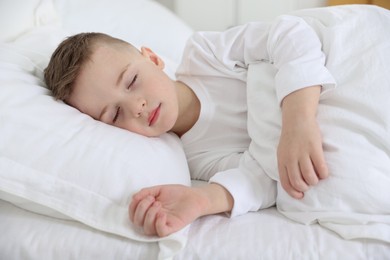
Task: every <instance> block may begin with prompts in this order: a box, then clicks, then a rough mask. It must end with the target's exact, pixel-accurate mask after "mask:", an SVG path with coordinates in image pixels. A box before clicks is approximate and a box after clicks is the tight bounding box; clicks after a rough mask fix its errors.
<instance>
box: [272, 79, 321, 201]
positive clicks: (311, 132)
mask: <svg viewBox="0 0 390 260" xmlns="http://www.w3.org/2000/svg"><path fill="white" fill-rule="evenodd" d="M319 93H320V86H313V87H308V88H304V89H301V90H299V91H296V92H293V93H291V94H290V95H288V96H287V97H285V99H284V100H283V104H282V111H283V122H282V132H281V136H280V141H279V146H278V151H277V157H278V169H279V176H280V182H281V185H282V187H283V188H284V189H285V190H286V192H287V193H288V194H290V196H292V197H294V198H297V199H300V198H303V195H304V192H305V191H307V190H308V189H309V188H310V186H313V185H316V184H317V183H318V181H319V180H321V179H324V178H326V177H327V176H328V169H327V166H326V162H325V158H324V152H323V149H322V138H321V132H320V129H319V127H318V124H317V121H316V111H317V106H318V99H319Z"/></svg>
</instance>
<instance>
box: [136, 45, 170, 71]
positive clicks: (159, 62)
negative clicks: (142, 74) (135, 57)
mask: <svg viewBox="0 0 390 260" xmlns="http://www.w3.org/2000/svg"><path fill="white" fill-rule="evenodd" d="M141 54H142V56H144V57H145V58H147V59H149V60H151V61H152V62H153V63H154V64H156V66H157V67H159V68H160V69H162V70H163V69H164V67H165V64H164V61H163V60H162V59H161V58H160V57H159V56H157V54H156V53H154V52H153V51H152V50H151V49H149V48H148V47H141Z"/></svg>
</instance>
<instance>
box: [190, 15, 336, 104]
mask: <svg viewBox="0 0 390 260" xmlns="http://www.w3.org/2000/svg"><path fill="white" fill-rule="evenodd" d="M193 41H195V42H196V43H195V44H194V45H198V48H203V49H204V50H205V51H208V52H209V55H210V57H209V58H208V59H207V60H206V62H209V63H213V61H212V59H217V61H216V62H215V67H216V68H219V69H218V70H219V71H218V73H220V72H222V73H226V74H227V75H228V74H229V73H231V72H235V73H239V74H241V75H243V74H245V73H242V72H243V71H246V69H247V67H248V65H249V64H251V63H259V62H267V63H271V64H273V65H274V66H275V67H276V68H277V70H278V71H277V74H276V77H275V88H276V93H277V98H278V101H279V103H280V102H281V101H282V100H283V98H284V97H285V96H287V95H288V94H290V93H292V92H294V91H296V90H299V89H301V88H305V87H309V86H314V85H321V86H322V92H324V91H326V90H328V89H331V88H334V87H335V85H336V83H335V80H334V78H333V76H332V75H331V74H330V72H329V71H328V69H327V68H326V66H325V65H326V56H325V54H324V53H323V52H322V49H321V47H322V44H321V41H320V39H319V37H318V35H317V34H316V32H315V31H314V29H313V28H311V27H310V26H309V25H308V24H307V23H306V22H305V21H304V20H303V19H302V18H300V17H296V16H288V15H284V16H280V17H279V18H277V19H276V20H275V22H273V23H263V22H253V23H248V24H246V25H243V26H238V27H233V28H231V29H230V30H227V31H225V32H223V33H213V32H203V33H198V34H197V35H195V37H194V38H193ZM198 62H204V60H203V61H202V60H200V61H198ZM210 73H212V72H210ZM242 80H245V79H242Z"/></svg>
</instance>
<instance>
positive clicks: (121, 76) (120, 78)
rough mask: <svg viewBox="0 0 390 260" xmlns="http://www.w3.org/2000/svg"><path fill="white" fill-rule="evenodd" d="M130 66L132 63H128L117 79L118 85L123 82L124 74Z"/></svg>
mask: <svg viewBox="0 0 390 260" xmlns="http://www.w3.org/2000/svg"><path fill="white" fill-rule="evenodd" d="M129 67H130V63H129V64H127V65H126V66H125V67H124V68H123V70H122V72H121V73H120V74H119V77H118V79H117V81H116V86H118V85H119V83H121V81H122V79H123V75H124V74H125V72H126V71H127V69H128V68H129Z"/></svg>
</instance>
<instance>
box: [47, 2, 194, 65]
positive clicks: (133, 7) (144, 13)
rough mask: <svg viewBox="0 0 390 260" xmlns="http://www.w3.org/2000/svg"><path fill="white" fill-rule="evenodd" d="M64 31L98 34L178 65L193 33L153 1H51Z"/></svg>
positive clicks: (168, 11)
mask: <svg viewBox="0 0 390 260" xmlns="http://www.w3.org/2000/svg"><path fill="white" fill-rule="evenodd" d="M52 1H53V5H54V8H55V9H56V11H57V14H58V17H59V18H58V19H59V20H60V23H61V26H62V28H63V29H65V30H66V31H68V32H69V33H71V34H75V33H78V32H90V31H99V32H103V33H108V34H110V35H112V36H114V37H117V38H120V39H123V40H125V41H128V42H130V43H132V44H134V45H135V46H136V47H140V46H143V45H145V46H147V47H150V48H151V49H152V50H153V51H154V52H155V53H157V54H161V55H163V56H164V57H167V58H168V59H170V60H173V61H175V62H179V61H180V59H181V55H182V53H183V50H184V46H185V43H186V42H187V39H188V37H189V36H190V35H191V34H192V29H191V28H190V27H189V26H187V25H186V24H185V23H184V22H183V21H182V20H180V19H179V18H178V17H177V16H175V15H174V14H173V13H172V12H171V11H170V10H168V9H167V8H165V7H163V6H161V5H160V4H158V3H157V2H156V1H151V0H115V1H110V0H99V1H95V0H83V1H79V0H52Z"/></svg>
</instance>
